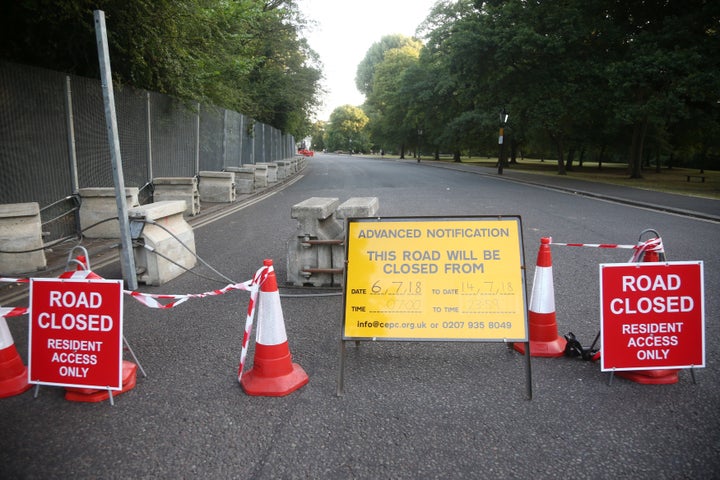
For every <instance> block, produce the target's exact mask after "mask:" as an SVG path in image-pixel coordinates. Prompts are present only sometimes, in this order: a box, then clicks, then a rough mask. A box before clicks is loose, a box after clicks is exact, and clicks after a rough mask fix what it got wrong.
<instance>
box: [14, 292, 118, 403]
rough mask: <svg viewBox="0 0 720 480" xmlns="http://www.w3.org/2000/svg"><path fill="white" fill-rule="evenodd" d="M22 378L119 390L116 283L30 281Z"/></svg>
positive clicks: (31, 380)
mask: <svg viewBox="0 0 720 480" xmlns="http://www.w3.org/2000/svg"><path fill="white" fill-rule="evenodd" d="M29 331H30V334H29V343H30V345H29V355H28V356H29V361H28V380H29V381H30V383H36V384H45V385H56V386H64V387H82V388H97V389H110V390H120V389H122V338H123V336H122V281H121V280H95V279H93V280H75V279H66V280H60V279H57V280H56V279H44V278H34V279H31V280H30V328H29Z"/></svg>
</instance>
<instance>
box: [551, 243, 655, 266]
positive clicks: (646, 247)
mask: <svg viewBox="0 0 720 480" xmlns="http://www.w3.org/2000/svg"><path fill="white" fill-rule="evenodd" d="M550 245H558V246H562V247H590V248H621V249H628V250H635V252H634V253H633V256H632V257H631V258H630V260H629V262H631V263H635V262H637V261H638V260H639V259H640V257H641V256H642V255H643V254H644V253H645V252H657V253H664V252H665V248H664V247H663V243H662V239H661V238H660V237H657V238H651V239H649V240H646V241H645V242H643V243H639V244H637V245H620V244H616V243H558V242H553V241H552V239H551V241H550Z"/></svg>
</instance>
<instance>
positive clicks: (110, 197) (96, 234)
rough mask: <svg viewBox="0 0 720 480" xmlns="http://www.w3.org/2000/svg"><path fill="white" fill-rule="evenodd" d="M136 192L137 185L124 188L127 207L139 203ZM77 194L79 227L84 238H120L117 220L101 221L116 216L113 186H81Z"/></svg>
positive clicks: (137, 190)
mask: <svg viewBox="0 0 720 480" xmlns="http://www.w3.org/2000/svg"><path fill="white" fill-rule="evenodd" d="M138 192H139V189H138V188H137V187H128V188H126V189H125V203H126V204H127V207H128V208H133V207H137V206H138V205H140V202H139V201H138ZM79 194H80V229H81V230H82V232H83V235H84V236H85V238H120V224H119V222H118V221H117V220H109V221H107V222H103V220H107V219H108V218H114V217H117V216H118V209H117V199H116V197H115V187H90V188H81V189H80V191H79ZM99 222H103V223H99ZM96 224H97V225H96Z"/></svg>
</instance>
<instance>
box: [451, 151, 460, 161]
mask: <svg viewBox="0 0 720 480" xmlns="http://www.w3.org/2000/svg"><path fill="white" fill-rule="evenodd" d="M461 161H462V160H460V150H455V151H454V152H453V162H461Z"/></svg>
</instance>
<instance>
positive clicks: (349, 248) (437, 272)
mask: <svg viewBox="0 0 720 480" xmlns="http://www.w3.org/2000/svg"><path fill="white" fill-rule="evenodd" d="M345 231H346V242H345V262H346V264H345V282H344V295H343V321H342V340H389V341H403V340H406V341H425V340H427V341H497V342H527V341H528V327H527V297H526V287H525V283H526V282H525V260H524V251H523V241H522V221H521V218H520V217H519V216H461V217H384V218H349V219H347V221H346V230H345Z"/></svg>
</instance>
